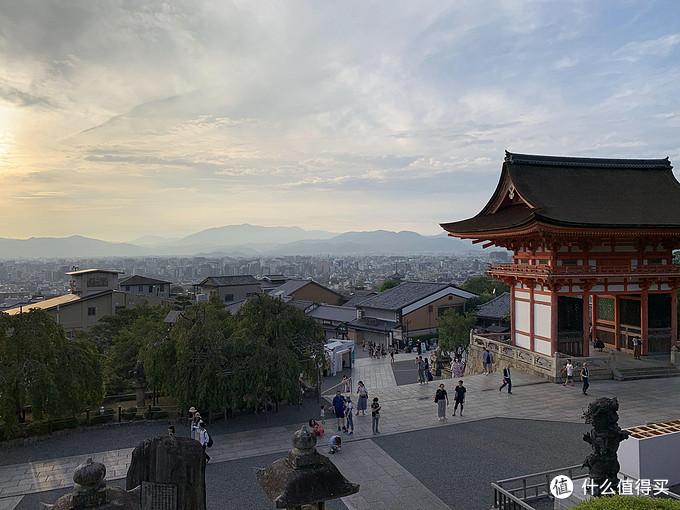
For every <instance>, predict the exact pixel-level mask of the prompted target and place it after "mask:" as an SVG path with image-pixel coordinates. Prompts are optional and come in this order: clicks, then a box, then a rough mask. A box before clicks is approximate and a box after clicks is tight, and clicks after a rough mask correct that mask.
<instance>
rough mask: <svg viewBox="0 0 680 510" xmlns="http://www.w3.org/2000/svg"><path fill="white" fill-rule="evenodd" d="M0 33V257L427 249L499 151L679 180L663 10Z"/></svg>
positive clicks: (63, 15)
mask: <svg viewBox="0 0 680 510" xmlns="http://www.w3.org/2000/svg"><path fill="white" fill-rule="evenodd" d="M0 20H1V21H0V62H1V63H2V68H3V71H4V72H3V75H2V77H0V176H2V180H1V181H0V182H1V183H2V185H1V186H0V216H1V217H2V218H3V220H4V221H3V223H2V226H1V227H0V237H11V238H21V239H25V238H29V237H44V236H51V237H64V236H69V235H73V234H79V235H83V236H87V237H93V238H97V239H105V240H111V241H130V240H133V239H136V238H138V237H140V236H145V235H158V236H163V237H181V236H183V235H187V234H191V233H193V232H196V231H200V230H203V229H206V228H211V226H220V225H233V224H242V223H249V224H253V225H267V226H299V227H301V228H304V229H306V230H327V231H333V232H345V231H357V230H364V231H365V230H377V229H384V230H391V231H402V230H410V231H415V232H418V233H421V234H425V235H433V234H437V233H440V232H441V229H440V228H439V226H438V224H439V223H440V222H447V221H453V220H458V219H463V218H466V217H469V216H472V215H474V214H476V213H477V212H478V211H479V210H480V209H481V208H482V207H483V205H484V204H485V203H486V201H487V199H488V198H489V197H490V196H491V194H492V192H493V190H494V188H495V186H496V183H497V179H498V176H499V173H500V167H501V163H502V160H503V156H504V152H503V151H504V150H505V149H508V150H511V151H514V152H524V153H539V154H554V155H573V156H604V157H624V158H625V157H636V158H638V157H639V158H647V157H650V158H657V157H665V156H670V157H671V159H672V160H673V161H674V162H676V161H677V162H680V144H679V143H678V140H679V139H680V137H679V136H678V134H679V128H680V106H679V104H678V100H679V99H680V90H679V88H678V86H677V83H678V78H680V66H679V58H678V56H679V51H680V29H678V27H679V26H680V4H678V3H677V2H672V1H659V2H652V3H650V2H642V1H634V0H631V1H627V2H602V3H595V4H594V3H592V2H585V1H576V0H574V1H565V2H534V1H525V2H520V1H510V2H509V1H503V0H497V1H490V2H476V1H456V2H441V1H434V0H433V1H426V2H418V3H414V2H375V3H370V4H347V3H316V2H309V1H307V2H305V1H300V2H286V3H280V2H264V1H262V2H257V3H252V2H243V1H234V2H229V3H227V2H217V1H215V2H212V1H186V2H184V1H183V2H179V1H168V2H160V1H152V2H145V3H143V4H138V3H135V2H132V3H126V2H118V1H113V0H111V1H101V2H89V1H85V0H81V1H73V2H68V3H65V2H61V1H58V0H47V1H38V0H28V1H22V2H5V3H4V4H3V5H1V6H0ZM679 164H680V163H679ZM676 175H677V173H676Z"/></svg>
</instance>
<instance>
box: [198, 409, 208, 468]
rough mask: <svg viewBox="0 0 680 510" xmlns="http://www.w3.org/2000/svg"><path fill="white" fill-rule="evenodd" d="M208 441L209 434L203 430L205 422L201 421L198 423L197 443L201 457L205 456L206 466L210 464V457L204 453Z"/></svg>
mask: <svg viewBox="0 0 680 510" xmlns="http://www.w3.org/2000/svg"><path fill="white" fill-rule="evenodd" d="M209 441H210V434H208V431H207V430H206V428H205V422H204V421H203V420H201V421H199V422H198V442H199V443H201V447H202V448H203V455H205V463H206V464H207V463H208V462H210V455H208V452H206V451H205V449H206V448H207V447H208V442H209Z"/></svg>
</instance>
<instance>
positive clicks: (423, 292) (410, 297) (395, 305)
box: [357, 282, 475, 310]
mask: <svg viewBox="0 0 680 510" xmlns="http://www.w3.org/2000/svg"><path fill="white" fill-rule="evenodd" d="M447 288H451V289H453V292H454V293H456V294H458V295H459V296H461V297H463V298H465V299H470V298H473V297H475V294H472V293H470V292H468V291H466V290H463V289H459V288H458V287H455V286H454V285H451V284H450V283H433V282H404V283H401V284H399V285H397V286H396V287H392V288H391V289H387V290H386V291H383V292H381V293H380V294H377V295H375V296H373V297H369V298H368V299H365V300H364V301H361V302H360V303H359V304H358V305H357V306H358V307H359V308H379V309H382V310H401V309H402V308H404V307H406V306H408V305H410V304H412V303H415V302H416V301H420V300H421V299H423V298H426V297H428V296H431V295H432V294H434V293H435V292H439V291H441V290H444V289H447Z"/></svg>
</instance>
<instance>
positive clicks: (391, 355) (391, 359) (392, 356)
mask: <svg viewBox="0 0 680 510" xmlns="http://www.w3.org/2000/svg"><path fill="white" fill-rule="evenodd" d="M390 363H394V347H390Z"/></svg>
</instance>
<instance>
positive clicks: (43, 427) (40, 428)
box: [26, 420, 50, 436]
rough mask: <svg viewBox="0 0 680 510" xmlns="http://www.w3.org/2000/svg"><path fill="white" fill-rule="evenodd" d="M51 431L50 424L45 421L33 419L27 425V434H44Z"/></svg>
mask: <svg viewBox="0 0 680 510" xmlns="http://www.w3.org/2000/svg"><path fill="white" fill-rule="evenodd" d="M49 433H50V424H49V423H48V422H47V421H46V420H45V421H32V422H30V423H29V424H28V425H26V435H27V436H44V435H46V434H49Z"/></svg>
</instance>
